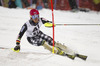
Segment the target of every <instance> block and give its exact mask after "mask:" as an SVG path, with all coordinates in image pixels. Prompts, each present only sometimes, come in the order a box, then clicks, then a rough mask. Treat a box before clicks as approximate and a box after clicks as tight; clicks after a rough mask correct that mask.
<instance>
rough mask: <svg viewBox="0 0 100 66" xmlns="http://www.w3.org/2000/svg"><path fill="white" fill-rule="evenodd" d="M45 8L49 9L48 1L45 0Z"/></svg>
mask: <svg viewBox="0 0 100 66" xmlns="http://www.w3.org/2000/svg"><path fill="white" fill-rule="evenodd" d="M43 3H44V8H48V0H43Z"/></svg>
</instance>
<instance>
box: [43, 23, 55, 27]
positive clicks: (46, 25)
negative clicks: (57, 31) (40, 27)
mask: <svg viewBox="0 0 100 66" xmlns="http://www.w3.org/2000/svg"><path fill="white" fill-rule="evenodd" d="M44 26H45V27H52V26H53V24H52V23H49V22H47V23H45V24H44ZM54 26H56V24H54Z"/></svg>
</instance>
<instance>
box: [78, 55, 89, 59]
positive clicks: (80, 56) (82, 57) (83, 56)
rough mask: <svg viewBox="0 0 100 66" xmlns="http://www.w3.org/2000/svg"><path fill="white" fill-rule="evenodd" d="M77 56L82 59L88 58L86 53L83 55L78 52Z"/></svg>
mask: <svg viewBox="0 0 100 66" xmlns="http://www.w3.org/2000/svg"><path fill="white" fill-rule="evenodd" d="M76 57H78V58H80V59H82V60H86V59H87V57H88V56H86V55H81V54H76Z"/></svg>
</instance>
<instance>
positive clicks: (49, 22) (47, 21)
mask: <svg viewBox="0 0 100 66" xmlns="http://www.w3.org/2000/svg"><path fill="white" fill-rule="evenodd" d="M41 20H42V23H43V24H44V26H45V27H52V26H53V24H52V21H49V20H46V19H44V18H41ZM54 26H56V25H55V24H54Z"/></svg>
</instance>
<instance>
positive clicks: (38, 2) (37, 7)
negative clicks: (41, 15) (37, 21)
mask: <svg viewBox="0 0 100 66" xmlns="http://www.w3.org/2000/svg"><path fill="white" fill-rule="evenodd" d="M43 7H44V4H43V0H37V4H36V9H37V10H41V9H42V8H43Z"/></svg>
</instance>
